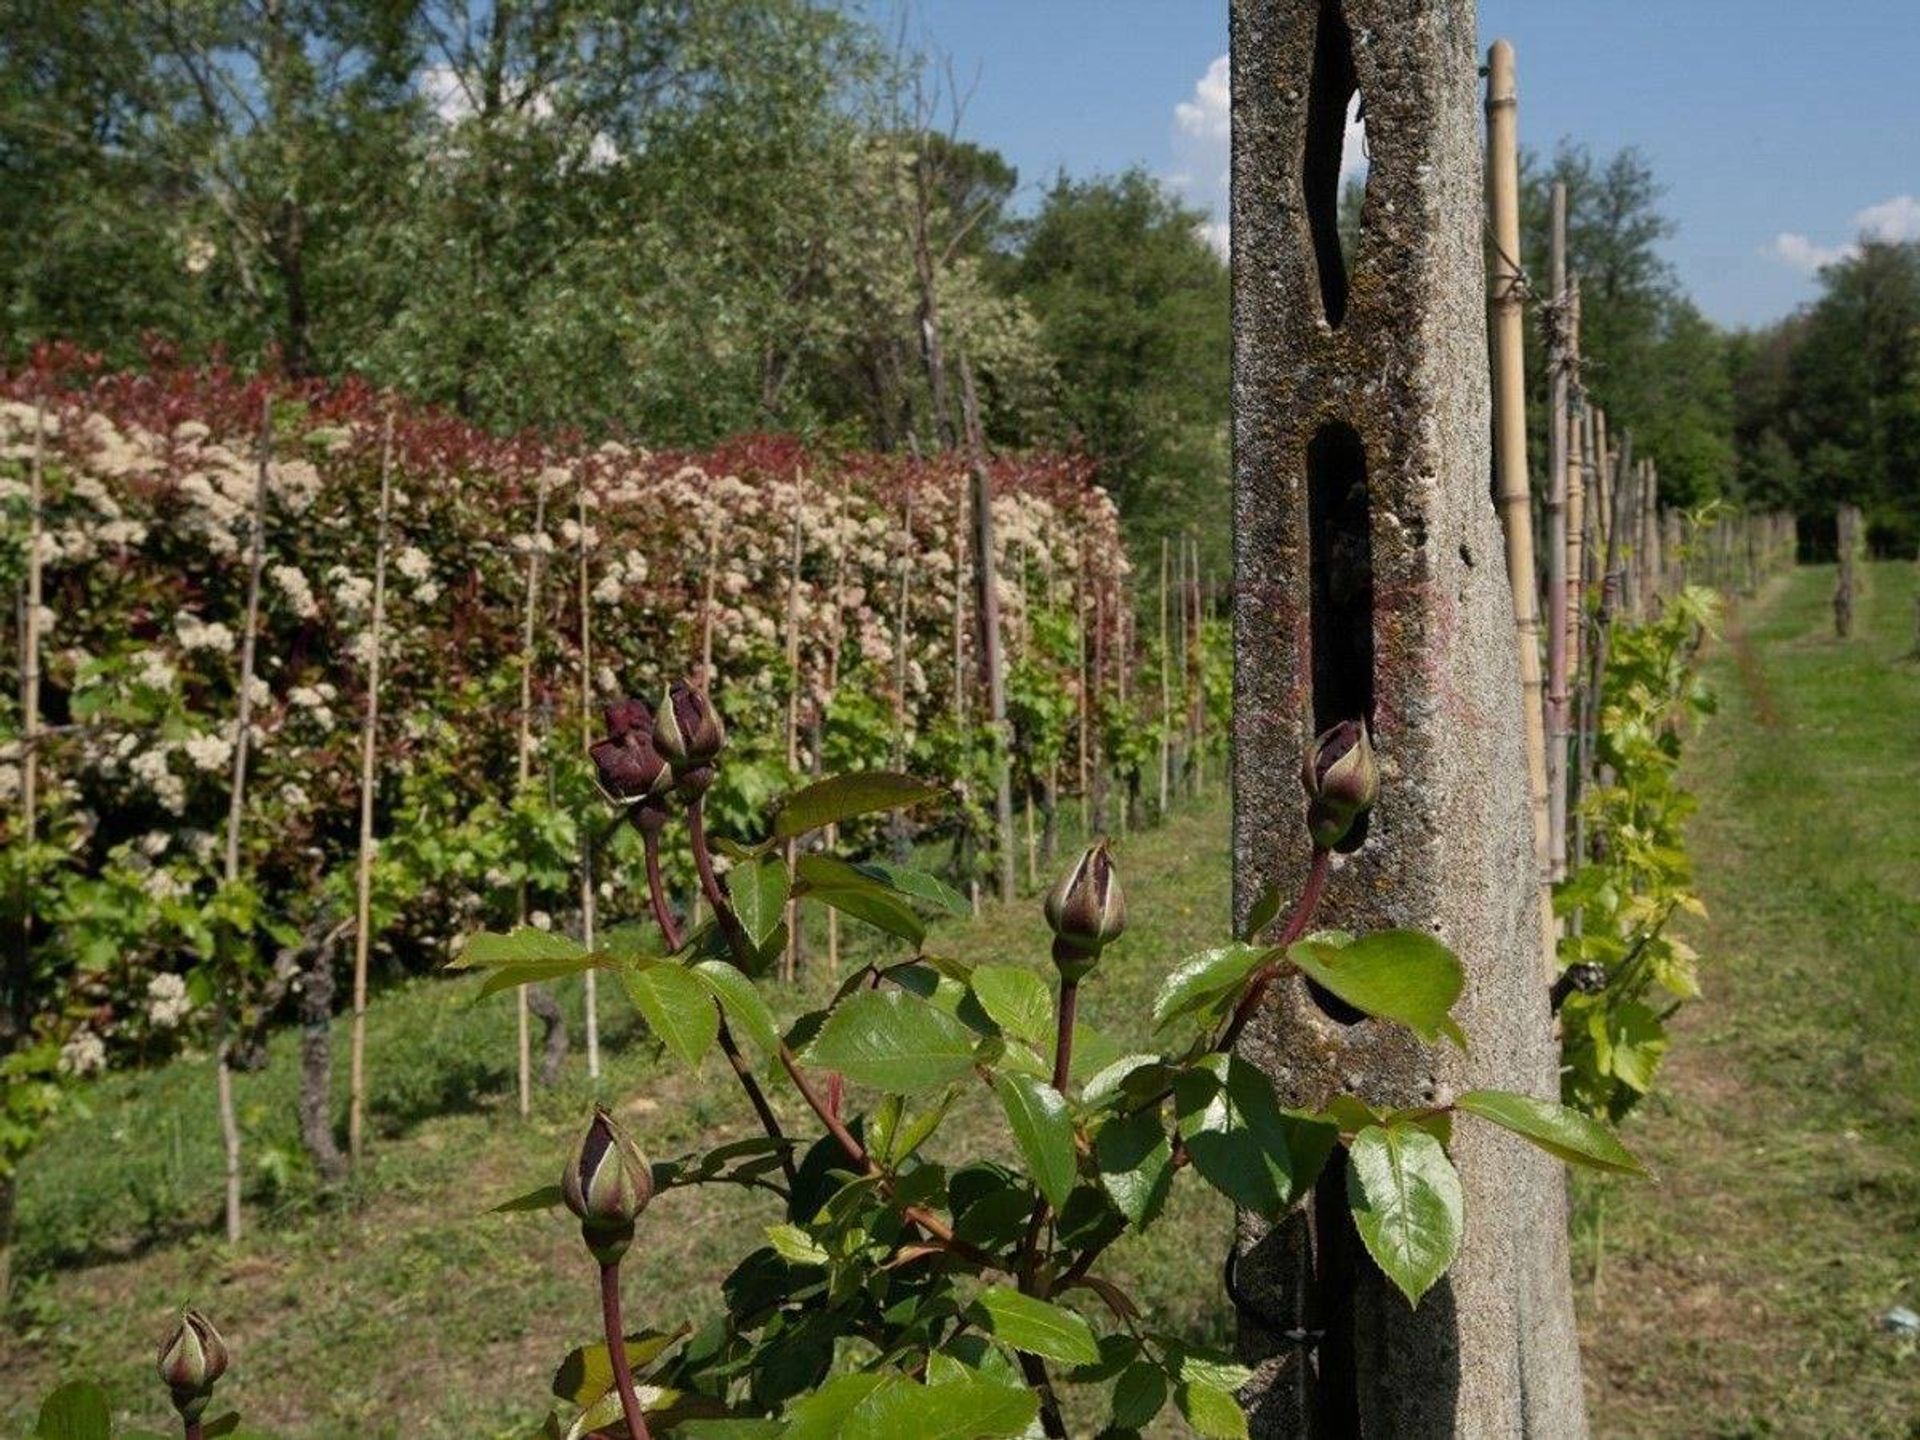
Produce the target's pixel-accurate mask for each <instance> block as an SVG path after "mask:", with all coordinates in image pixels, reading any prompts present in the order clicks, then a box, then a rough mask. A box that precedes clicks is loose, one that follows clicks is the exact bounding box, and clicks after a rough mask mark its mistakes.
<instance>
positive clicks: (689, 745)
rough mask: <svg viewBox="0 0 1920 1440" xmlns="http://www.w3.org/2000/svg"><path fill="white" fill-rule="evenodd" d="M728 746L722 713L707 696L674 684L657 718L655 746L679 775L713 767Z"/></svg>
mask: <svg viewBox="0 0 1920 1440" xmlns="http://www.w3.org/2000/svg"><path fill="white" fill-rule="evenodd" d="M726 743H727V730H726V726H724V725H723V724H721V723H720V712H719V711H718V710H716V709H714V708H713V702H712V701H711V700H709V699H708V698H707V697H706V695H705V694H704V693H703V692H702V691H699V690H696V689H695V688H694V687H693V686H691V685H689V684H687V682H686V681H684V680H678V681H675V682H674V686H673V689H672V690H670V691H669V692H668V693H667V698H666V701H665V703H663V704H662V705H661V707H660V713H659V714H658V715H657V716H655V717H654V722H653V746H654V749H656V750H658V751H659V752H660V753H661V755H662V756H664V757H665V758H666V761H667V763H668V764H669V765H671V766H672V767H673V773H674V774H676V775H681V774H684V773H685V772H686V771H688V770H694V769H698V768H699V767H701V766H703V765H710V764H712V763H713V761H714V759H715V758H716V757H717V756H718V755H719V754H720V749H721V747H722V746H724V745H725V744H726Z"/></svg>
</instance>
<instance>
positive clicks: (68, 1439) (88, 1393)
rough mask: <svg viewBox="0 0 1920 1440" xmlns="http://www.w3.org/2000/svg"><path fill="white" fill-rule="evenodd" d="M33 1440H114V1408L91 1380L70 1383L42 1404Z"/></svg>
mask: <svg viewBox="0 0 1920 1440" xmlns="http://www.w3.org/2000/svg"><path fill="white" fill-rule="evenodd" d="M32 1440H113V1407H112V1406H111V1405H109V1404H108V1403H107V1392H106V1391H105V1390H102V1389H101V1388H100V1387H99V1386H98V1385H96V1384H94V1383H93V1382H92V1381H91V1380H69V1381H68V1382H67V1383H66V1384H65V1385H62V1386H61V1387H60V1388H59V1389H57V1390H55V1391H54V1392H53V1393H52V1394H50V1395H48V1396H47V1398H46V1399H45V1400H43V1401H42V1402H41V1404H40V1418H39V1420H38V1421H37V1422H36V1423H35V1425H34V1429H33V1437H32Z"/></svg>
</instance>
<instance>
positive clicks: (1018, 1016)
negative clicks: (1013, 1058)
mask: <svg viewBox="0 0 1920 1440" xmlns="http://www.w3.org/2000/svg"><path fill="white" fill-rule="evenodd" d="M972 983H973V994H974V998H975V999H976V1000H978V1001H979V1002H980V1008H981V1009H982V1010H984V1011H986V1012H987V1015H988V1017H989V1018H990V1019H991V1020H992V1021H993V1023H994V1024H996V1025H998V1026H999V1027H1000V1028H1001V1029H1002V1030H1004V1031H1006V1033H1007V1034H1009V1035H1011V1036H1013V1037H1014V1038H1015V1039H1016V1040H1025V1041H1026V1042H1027V1043H1028V1044H1030V1045H1047V1044H1051V1043H1052V1041H1053V1038H1054V1034H1053V1030H1054V1023H1053V1022H1054V1017H1053V993H1052V992H1051V991H1050V990H1048V989H1047V982H1046V981H1044V980H1042V979H1041V978H1040V977H1039V976H1038V975H1036V974H1034V973H1033V972H1032V971H1031V970H1022V969H1020V968H1019V967H1018V966H1015V965H982V966H980V967H979V968H978V969H977V970H975V971H974V972H973V982H972Z"/></svg>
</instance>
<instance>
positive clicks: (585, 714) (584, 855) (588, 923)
mask: <svg viewBox="0 0 1920 1440" xmlns="http://www.w3.org/2000/svg"><path fill="white" fill-rule="evenodd" d="M587 477H588V470H587V467H585V466H582V467H581V470H580V495H579V502H578V503H579V518H578V522H577V523H578V524H579V526H580V581H579V591H580V748H581V750H582V751H583V752H584V751H589V750H591V749H592V748H593V593H592V585H591V583H590V582H591V581H592V578H593V577H592V574H591V569H592V566H591V562H590V561H589V560H588V558H587ZM709 543H711V542H709ZM712 583H713V572H712V570H711V568H709V570H708V572H707V584H708V585H709V586H711V585H712ZM706 643H708V644H711V643H712V639H711V636H709V637H708V639H707V642H706ZM703 663H704V662H703ZM599 900H600V896H599V892H598V888H597V885H596V883H595V879H594V854H593V827H592V826H591V825H583V826H581V827H580V943H581V944H583V945H585V946H586V947H587V949H589V950H591V949H593V946H594V931H595V929H596V928H597V926H596V922H597V920H598V919H599V916H598V914H597V911H598V909H599ZM585 982H586V984H585V990H586V993H585V995H584V996H583V999H584V1002H585V1006H586V1012H587V1015H586V1020H587V1078H588V1079H589V1080H598V1079H599V1078H600V984H599V976H598V974H597V973H596V972H595V971H594V970H592V969H591V968H590V969H588V971H587V973H586V976H585Z"/></svg>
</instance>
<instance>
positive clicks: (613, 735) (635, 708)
mask: <svg viewBox="0 0 1920 1440" xmlns="http://www.w3.org/2000/svg"><path fill="white" fill-rule="evenodd" d="M600 713H601V714H602V715H604V716H605V717H606V721H607V738H608V739H609V740H624V739H626V738H627V736H629V735H651V734H652V733H653V711H652V710H650V709H648V708H647V702H646V701H644V700H636V699H634V698H633V697H632V696H629V697H628V698H626V699H625V700H616V701H614V702H613V703H612V704H611V705H608V706H607V707H606V708H605V709H603V710H602V711H601V712H600Z"/></svg>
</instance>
